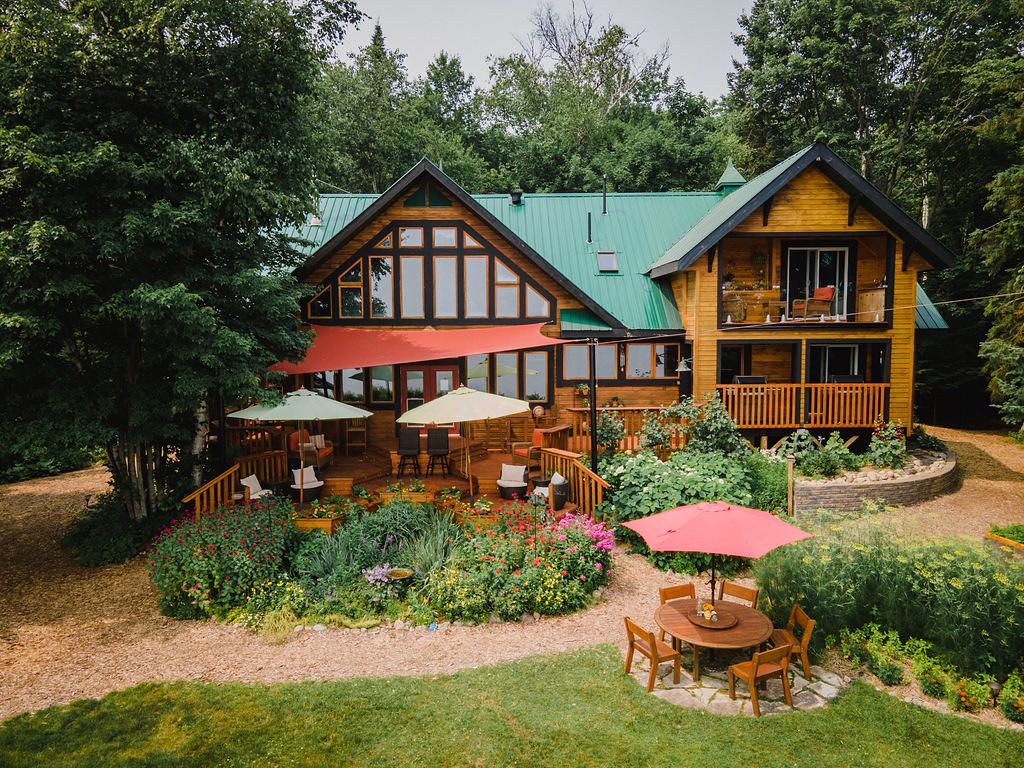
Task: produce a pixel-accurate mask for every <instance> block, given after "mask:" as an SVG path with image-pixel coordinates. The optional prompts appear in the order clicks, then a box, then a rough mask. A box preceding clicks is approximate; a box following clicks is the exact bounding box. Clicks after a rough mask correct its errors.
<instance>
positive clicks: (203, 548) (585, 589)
mask: <svg viewBox="0 0 1024 768" xmlns="http://www.w3.org/2000/svg"><path fill="white" fill-rule="evenodd" d="M305 514H313V515H314V516H320V515H322V516H329V517H344V518H345V524H344V526H343V527H342V528H341V529H340V530H338V531H337V533H335V535H333V536H329V535H327V534H326V533H324V532H323V531H318V530H314V531H308V532H300V531H298V530H297V529H296V527H295V526H294V524H293V517H294V512H293V509H292V505H291V504H290V503H289V502H287V501H285V500H283V499H278V498H275V497H271V498H270V499H268V500H261V501H257V502H254V503H252V504H249V505H237V506H232V505H228V506H225V507H223V508H221V509H219V510H215V511H213V512H212V513H208V514H206V515H203V516H202V517H201V518H200V520H199V521H196V520H194V519H191V518H189V519H185V520H181V521H177V522H175V523H172V524H171V525H170V526H169V527H168V528H167V529H165V530H164V531H163V532H162V533H161V534H160V535H159V536H158V537H157V539H156V540H155V541H154V543H153V545H152V547H151V548H150V553H149V559H148V564H149V568H150V573H151V576H152V579H153V582H154V584H156V586H157V588H158V590H159V591H160V605H161V609H162V610H163V612H164V613H166V614H168V615H170V616H174V617H177V618H205V617H217V618H220V619H223V620H225V621H229V622H235V623H242V624H244V625H246V626H248V627H250V628H253V629H255V630H257V631H261V632H264V633H266V634H268V635H271V636H272V635H280V634H282V633H283V632H284V631H286V630H288V629H291V628H292V627H293V626H295V625H297V624H300V623H302V622H307V623H312V622H317V623H322V624H326V625H335V626H348V627H366V626H373V625H375V624H377V623H379V622H380V621H381V620H382V619H385V618H386V619H392V620H398V619H401V620H405V621H409V622H412V623H414V624H423V625H430V624H433V623H436V622H440V621H450V622H454V621H462V622H483V621H487V620H489V619H491V618H492V617H498V618H500V619H505V620H518V619H520V618H521V617H522V616H523V615H524V614H534V613H536V614H542V615H554V614H560V613H566V612H569V611H573V610H577V609H579V608H581V607H583V606H585V605H586V604H587V602H588V601H589V600H590V599H591V596H592V595H593V593H594V591H595V590H596V589H598V588H599V587H601V586H603V585H604V584H606V583H607V581H608V576H609V574H610V573H611V571H612V569H613V565H614V563H613V552H612V550H613V547H614V542H613V538H612V533H611V531H610V530H609V529H608V528H607V527H606V526H605V525H604V524H603V523H600V522H595V521H593V520H591V519H590V518H587V517H578V516H574V515H566V516H565V517H563V518H561V519H560V520H555V519H553V518H552V517H551V516H550V514H549V513H548V511H547V509H546V508H545V507H543V506H540V507H537V506H532V505H528V504H525V503H519V504H510V505H506V506H502V507H501V508H499V509H498V510H496V511H494V512H489V511H488V510H487V508H486V506H485V505H481V504H479V503H478V504H475V505H470V504H469V503H467V502H462V501H461V500H459V499H458V498H457V496H456V495H454V494H450V493H449V494H446V495H445V496H443V498H442V500H441V503H440V504H439V505H438V506H435V505H434V504H425V503H414V502H409V501H391V502H389V503H384V504H378V503H376V502H374V501H373V500H372V499H370V498H363V499H357V500H347V499H328V500H325V502H324V503H323V504H321V505H318V506H317V507H314V508H313V510H312V512H310V511H309V510H307V511H306V512H304V515H305ZM457 520H465V521H466V522H464V523H461V524H460V523H459V522H456V521H457Z"/></svg>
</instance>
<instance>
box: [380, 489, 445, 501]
mask: <svg viewBox="0 0 1024 768" xmlns="http://www.w3.org/2000/svg"><path fill="white" fill-rule="evenodd" d="M392 501H413V502H418V503H426V504H432V503H433V501H434V492H433V491H404V492H397V493H389V492H387V491H382V492H381V494H380V503H381V504H390V503H391V502H392Z"/></svg>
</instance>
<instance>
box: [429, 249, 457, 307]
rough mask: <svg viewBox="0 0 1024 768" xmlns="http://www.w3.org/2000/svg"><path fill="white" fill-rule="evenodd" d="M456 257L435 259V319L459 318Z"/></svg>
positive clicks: (438, 257) (437, 257)
mask: <svg viewBox="0 0 1024 768" xmlns="http://www.w3.org/2000/svg"><path fill="white" fill-rule="evenodd" d="M455 260H456V257H455V256H435V257H434V317H458V316H459V300H458V291H459V284H458V270H457V268H456V263H455Z"/></svg>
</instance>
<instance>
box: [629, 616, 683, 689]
mask: <svg viewBox="0 0 1024 768" xmlns="http://www.w3.org/2000/svg"><path fill="white" fill-rule="evenodd" d="M626 637H627V638H629V650H628V651H626V674H627V675H628V674H629V672H630V670H631V669H632V668H633V652H634V651H640V655H641V656H646V657H647V658H648V659H650V662H651V673H650V674H649V675H648V676H647V692H648V693H650V692H651V691H653V690H654V682H655V680H657V679H658V665H659V664H661V663H662V662H665V661H671V662H672V665H673V666H672V682H674V683H675V684H676V685H679V672H680V670H681V659H680V657H679V651H677V650H675V649H674V648H672V647H671V646H669V645H666V644H665V643H663V642H661V640H657V639H655V637H654V633H653V632H648V631H647V630H646V629H644V628H643V627H641V626H640V625H639V624H637V623H635V622H634V621H632V620H631V619H630V618H629V617H628V616H627V617H626Z"/></svg>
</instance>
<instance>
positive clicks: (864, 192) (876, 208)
mask: <svg viewBox="0 0 1024 768" xmlns="http://www.w3.org/2000/svg"><path fill="white" fill-rule="evenodd" d="M812 163H818V164H819V165H818V167H819V169H820V170H821V171H822V172H824V173H825V174H826V175H827V176H828V177H829V178H830V179H832V181H834V182H835V183H836V184H837V185H839V186H840V187H842V188H843V189H844V190H845V191H846V192H847V193H848V194H851V195H857V196H859V197H860V199H861V204H862V205H863V206H864V207H865V208H866V209H868V210H870V211H871V212H872V213H873V214H874V215H875V216H876V217H877V218H878V219H879V221H881V222H882V223H883V224H885V225H886V226H887V227H889V228H890V229H891V230H892V231H893V232H896V233H897V234H898V235H900V237H902V238H903V239H904V240H905V241H906V242H908V243H912V244H913V247H914V251H915V252H916V253H919V254H920V255H921V256H923V257H924V258H925V259H927V260H928V261H929V262H930V263H931V264H932V265H933V266H936V267H943V266H950V265H951V264H952V263H953V260H954V256H953V254H952V252H951V251H950V250H949V249H948V248H946V246H944V245H943V244H942V243H940V242H939V241H938V240H937V239H936V238H935V237H934V236H933V235H932V234H931V233H930V232H928V231H927V230H926V229H924V227H922V226H921V225H920V224H918V223H917V222H916V221H914V220H913V219H911V218H910V217H909V216H908V215H907V214H905V213H904V212H903V211H902V210H900V208H899V207H898V206H896V204H895V203H893V202H892V201H891V200H890V199H889V198H888V197H886V196H885V195H884V194H882V193H881V192H880V191H879V190H878V189H877V188H875V187H874V186H873V185H872V184H871V183H870V182H869V181H868V180H867V179H865V178H864V177H863V176H861V175H860V174H859V173H857V172H856V171H855V170H854V169H853V168H851V167H850V166H849V165H848V164H847V163H846V162H845V161H844V160H843V159H842V158H841V157H839V155H837V154H836V153H835V152H833V151H832V150H831V149H829V148H828V147H827V146H825V145H824V144H822V143H821V142H816V143H814V144H810V145H808V146H806V147H804V148H803V149H801V150H799V151H798V152H795V153H793V154H792V155H790V156H789V157H787V158H786V159H785V160H783V161H782V162H781V163H779V164H778V165H775V166H774V167H772V168H769V169H768V170H767V171H765V172H764V173H762V174H761V175H759V176H756V177H754V178H753V179H751V180H750V181H748V182H747V183H746V184H745V185H743V186H742V187H740V188H739V189H737V190H736V191H734V192H732V194H730V195H728V196H726V197H724V198H722V200H721V202H719V203H718V205H716V206H715V207H714V208H712V209H711V210H710V211H708V213H707V215H706V216H704V218H703V219H701V220H700V221H699V222H697V224H696V225H695V226H694V227H693V228H692V229H690V230H689V231H688V232H687V233H686V234H685V235H684V236H683V237H682V238H680V240H679V241H678V242H677V243H675V244H674V245H673V246H672V247H671V248H669V249H668V250H667V251H666V252H665V253H664V254H663V255H662V256H661V257H660V258H658V259H657V260H655V261H654V262H653V263H652V264H651V265H650V266H649V268H648V274H650V276H651V277H663V276H665V275H669V274H672V273H673V272H676V271H678V270H681V269H686V268H687V267H688V266H690V265H691V264H693V262H694V261H696V260H697V259H698V258H699V257H700V256H701V255H702V254H704V253H706V252H707V250H708V249H709V248H711V247H712V246H713V245H715V244H716V243H717V242H718V241H719V240H721V239H722V238H723V237H724V236H725V235H727V234H728V233H729V232H730V231H732V230H733V229H734V228H735V227H736V226H737V225H739V224H740V223H741V222H742V221H743V220H744V219H746V218H747V217H748V216H749V215H750V214H752V213H753V212H754V211H756V210H757V209H758V208H759V207H760V206H761V205H763V204H764V203H765V202H766V201H767V200H768V199H769V198H770V197H771V196H772V195H774V194H775V193H776V192H778V191H779V190H780V189H782V188H783V187H784V186H785V185H786V184H788V183H789V182H790V181H792V180H793V179H794V178H795V177H796V176H797V175H798V174H799V173H801V172H802V171H803V170H805V169H806V168H808V167H809V166H810V165H811V164H812Z"/></svg>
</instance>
